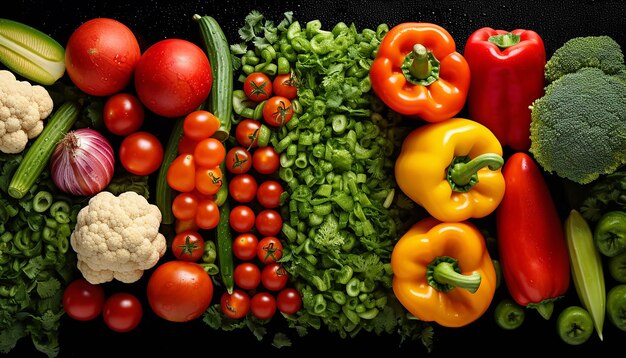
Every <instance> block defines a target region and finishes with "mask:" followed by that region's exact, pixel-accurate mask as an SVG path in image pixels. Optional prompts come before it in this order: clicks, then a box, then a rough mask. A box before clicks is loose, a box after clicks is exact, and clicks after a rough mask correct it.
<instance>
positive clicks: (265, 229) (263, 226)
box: [254, 209, 283, 236]
mask: <svg viewBox="0 0 626 358" xmlns="http://www.w3.org/2000/svg"><path fill="white" fill-rule="evenodd" d="M254 226H255V227H256V229H257V231H258V232H259V233H260V234H261V235H263V236H276V235H278V233H279V232H280V230H282V228H283V218H282V217H281V216H280V213H279V212H278V211H276V210H274V209H264V210H261V212H259V213H258V214H257V215H256V219H255V223H254Z"/></svg>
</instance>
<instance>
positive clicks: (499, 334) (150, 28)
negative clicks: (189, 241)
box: [0, 0, 626, 357]
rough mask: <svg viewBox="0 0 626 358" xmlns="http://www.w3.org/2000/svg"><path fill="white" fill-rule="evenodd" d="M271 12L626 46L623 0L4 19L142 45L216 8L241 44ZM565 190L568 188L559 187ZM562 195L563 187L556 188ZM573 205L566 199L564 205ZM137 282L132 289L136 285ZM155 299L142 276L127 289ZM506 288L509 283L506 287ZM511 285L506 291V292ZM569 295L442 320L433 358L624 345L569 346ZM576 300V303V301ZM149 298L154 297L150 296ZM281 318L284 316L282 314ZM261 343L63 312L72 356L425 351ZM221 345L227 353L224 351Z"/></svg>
mask: <svg viewBox="0 0 626 358" xmlns="http://www.w3.org/2000/svg"><path fill="white" fill-rule="evenodd" d="M253 9H257V10H259V11H261V12H262V13H263V14H264V15H265V17H266V18H267V19H271V20H274V21H276V23H278V22H279V21H280V20H281V19H282V14H283V12H285V11H293V13H294V17H295V19H296V20H298V21H300V23H306V22H307V21H310V20H314V19H319V20H320V21H321V22H322V24H323V26H324V28H327V29H330V28H332V26H333V25H334V24H336V23H337V22H340V21H343V22H345V23H347V24H350V23H354V24H355V25H356V26H357V28H358V29H363V28H365V27H368V28H372V29H375V28H376V26H377V25H378V24H379V23H387V24H388V25H389V27H392V26H393V25H396V24H399V23H401V22H405V21H420V22H432V23H436V24H438V25H441V26H443V27H444V28H446V29H447V30H448V31H449V32H450V33H451V35H452V36H453V37H454V38H455V40H456V42H457V48H458V51H459V52H461V53H463V47H464V43H465V41H466V39H467V38H468V37H469V35H470V34H471V33H472V32H473V31H475V30H477V29H478V28H481V27H484V26H489V27H493V28H496V29H503V30H513V29H516V28H522V29H530V30H534V31H536V32H538V33H539V34H540V35H541V36H542V38H543V40H544V43H545V47H546V52H547V55H548V57H549V56H550V55H551V54H552V53H553V52H554V50H555V49H557V48H558V47H560V46H561V45H562V44H563V43H564V42H565V41H567V40H568V39H570V38H572V37H576V36H590V35H609V36H611V37H612V38H613V39H615V40H616V41H617V42H618V43H619V44H620V45H621V46H622V48H623V49H626V33H625V32H624V30H625V29H626V6H624V2H623V0H620V1H554V2H545V1H499V2H488V1H426V0H420V1H381V0H378V1H342V0H334V1H269V0H265V1H250V0H249V1H244V0H239V1H230V0H228V1H202V0H194V1H176V2H174V1H171V2H170V1H161V0H152V1H137V2H132V1H104V0H100V1H83V2H76V1H17V3H16V2H14V1H12V2H11V6H10V7H9V6H8V4H4V5H3V8H2V13H1V14H0V17H4V18H8V19H13V20H17V21H21V22H23V23H26V24H28V25H31V26H33V27H36V28H38V29H40V30H42V31H44V32H46V33H48V34H50V35H52V36H53V37H54V38H55V39H56V40H57V41H59V43H61V44H62V45H65V43H66V42H67V39H68V37H69V35H70V34H71V32H72V31H73V30H74V29H75V28H76V27H78V26H79V25H80V24H81V23H83V22H85V21H87V20H89V19H91V18H94V17H111V18H115V19H117V20H119V21H121V22H123V23H125V24H126V25H127V26H129V27H130V28H131V29H132V30H133V31H134V32H135V34H136V35H137V37H138V39H139V41H140V44H141V45H142V50H143V49H145V48H147V46H149V45H150V44H152V43H154V42H156V41H158V40H161V39H164V38H184V39H187V40H191V41H194V42H196V43H197V44H202V42H201V40H200V36H199V33H198V27H197V24H196V23H195V22H194V21H193V20H192V16H193V15H194V14H196V13H197V14H200V15H211V16H213V17H214V18H216V19H217V20H218V21H219V23H220V24H221V26H222V28H223V30H224V32H225V34H226V36H227V37H228V39H229V41H230V42H231V43H235V42H239V41H240V40H239V38H238V35H237V30H238V29H239V27H241V26H242V25H243V19H244V17H245V15H247V14H248V13H249V12H250V10H253ZM557 190H558V189H557ZM555 196H556V197H557V198H558V197H559V194H558V193H555ZM558 205H559V206H561V207H563V206H564V205H565V203H563V202H560V203H558ZM131 286H132V287H131ZM122 288H124V289H127V290H128V291H129V292H133V293H136V294H137V295H138V296H139V297H140V298H141V299H142V300H145V290H144V286H142V285H141V284H138V285H130V286H129V287H122ZM105 289H106V290H107V293H113V292H115V291H118V290H120V286H119V285H107V286H105ZM499 292H501V290H499ZM501 294H502V293H500V295H501ZM567 297H570V298H569V299H566V300H564V301H560V302H558V303H557V304H556V308H555V313H554V314H553V315H552V318H551V319H550V320H548V321H546V320H544V319H543V318H541V317H540V316H539V315H538V314H537V313H536V312H535V311H532V310H528V311H527V315H526V321H525V323H524V325H523V326H522V327H521V328H519V329H517V330H514V331H505V330H502V329H499V328H498V327H497V326H496V325H495V323H494V321H493V308H491V309H490V310H489V311H488V312H487V313H486V314H485V315H484V316H483V317H482V318H481V319H480V320H478V321H477V322H475V323H473V324H471V325H469V326H467V327H464V328H460V329H447V328H443V327H439V326H435V345H434V351H433V352H432V353H431V354H430V356H432V357H435V356H449V355H452V354H460V353H470V354H471V355H474V354H476V355H505V354H515V353H517V354H525V353H534V354H542V353H544V354H545V353H546V351H547V350H550V351H555V350H556V351H558V352H559V354H570V353H579V354H585V353H594V354H598V355H601V354H606V353H608V352H611V351H615V349H617V350H618V352H619V351H621V350H623V347H624V346H623V344H624V343H623V342H624V338H626V333H625V332H622V331H618V330H617V329H615V328H614V327H613V326H612V325H611V324H610V323H609V322H608V320H607V321H606V322H605V325H604V327H605V329H604V333H605V334H604V342H600V340H599V338H598V337H597V336H596V335H595V333H594V335H593V336H592V337H591V338H590V339H589V341H588V342H586V343H585V344H583V345H581V346H569V345H567V344H565V343H563V342H562V341H561V340H560V338H559V337H558V336H557V334H556V330H555V327H556V317H557V315H558V312H559V311H560V310H561V309H563V308H565V307H566V305H567V304H568V303H574V301H572V300H573V299H572V297H573V298H575V297H576V293H575V291H574V290H573V286H572V287H571V288H570V292H568V295H567ZM568 300H570V301H568ZM144 303H145V301H144ZM279 318H280V317H279ZM272 333H273V332H269V333H268V335H267V337H266V338H265V339H264V340H263V341H261V342H259V341H258V340H257V339H256V338H255V337H254V336H253V335H252V333H251V332H250V331H248V330H247V329H243V330H237V331H233V332H221V331H214V330H212V329H211V328H209V327H208V326H207V325H206V324H204V323H203V322H201V321H200V320H198V321H194V322H191V323H178V324H174V323H169V322H166V321H164V320H161V319H158V318H157V317H156V316H155V315H154V314H153V313H152V312H151V311H150V308H149V306H148V305H147V304H144V318H143V321H142V323H141V324H140V326H139V327H138V328H136V329H135V330H134V331H132V332H128V333H115V332H112V331H110V330H108V329H107V328H106V326H105V325H104V322H103V321H102V320H101V319H96V320H95V321H92V322H77V321H72V320H71V319H69V318H67V317H65V318H63V320H62V324H61V331H60V340H61V353H60V356H62V357H79V356H102V355H117V356H130V355H137V354H141V355H144V354H146V355H150V354H156V355H158V356H165V355H167V354H172V353H173V354H176V355H180V356H183V355H185V354H194V355H195V354H201V355H203V356H210V355H215V354H226V355H227V356H228V355H231V354H237V355H240V354H250V353H251V354H267V355H270V354H272V355H278V354H280V355H282V354H285V355H291V354H302V353H314V354H315V353H323V354H327V353H331V354H332V353H337V354H363V353H369V354H372V353H373V351H374V350H375V351H379V352H383V354H388V353H390V354H394V355H395V354H410V355H411V356H413V357H415V356H419V355H422V356H425V355H427V353H428V352H427V351H426V349H425V348H424V347H423V346H422V344H421V343H420V342H404V343H402V344H400V341H399V339H398V337H396V336H375V335H370V334H367V333H360V334H359V335H358V336H357V337H356V338H353V339H341V338H339V337H338V336H335V335H331V334H328V333H326V332H324V330H323V329H322V330H321V331H319V332H317V331H311V332H310V333H309V334H308V335H307V336H305V337H303V338H299V337H297V336H296V335H295V332H293V331H289V332H286V333H288V334H289V335H290V337H291V338H292V341H293V345H292V346H291V347H284V348H281V349H276V348H274V347H272V346H271V336H272ZM218 351H219V352H220V353H218ZM10 355H11V356H18V355H20V356H24V355H28V356H36V355H41V354H40V353H38V352H37V351H35V350H34V348H33V347H32V343H31V342H30V338H28V339H23V340H22V341H20V343H19V344H18V347H16V348H15V349H14V350H13V351H12V352H11V353H10Z"/></svg>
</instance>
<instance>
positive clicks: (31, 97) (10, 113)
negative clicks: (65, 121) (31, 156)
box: [0, 70, 53, 154]
mask: <svg viewBox="0 0 626 358" xmlns="http://www.w3.org/2000/svg"><path fill="white" fill-rule="evenodd" d="M52 107H53V103H52V97H50V94H49V93H48V91H47V90H46V89H45V88H44V87H42V86H40V85H31V84H30V83H29V82H27V81H19V80H17V79H16V77H15V75H14V74H13V73H12V72H10V71H7V70H0V151H2V152H4V153H10V154H14V153H20V152H22V151H23V150H24V148H25V147H26V144H27V143H28V140H29V139H32V138H35V137H37V136H38V135H39V134H40V133H41V131H42V130H43V127H44V125H43V120H44V119H46V118H47V117H48V116H49V115H50V113H52Z"/></svg>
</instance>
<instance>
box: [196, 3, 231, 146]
mask: <svg viewBox="0 0 626 358" xmlns="http://www.w3.org/2000/svg"><path fill="white" fill-rule="evenodd" d="M193 19H194V20H195V21H197V22H198V25H199V26H200V34H201V36H202V39H203V41H204V45H205V47H206V52H207V57H208V58H209V62H210V64H211V70H212V72H213V83H212V85H211V86H212V87H211V93H210V94H209V98H208V101H207V102H208V103H207V105H208V109H209V111H210V112H211V113H213V115H215V116H216V117H217V118H219V119H220V122H221V126H220V128H219V129H218V130H217V132H215V134H214V135H213V137H214V138H217V139H219V140H220V141H222V142H225V141H226V140H227V139H228V137H229V136H230V128H231V116H232V112H233V65H232V62H231V60H230V47H229V45H228V41H227V40H226V36H225V35H224V31H222V28H221V27H220V25H219V24H218V22H217V21H216V20H215V18H213V17H211V16H208V15H205V16H200V15H198V14H195V15H193Z"/></svg>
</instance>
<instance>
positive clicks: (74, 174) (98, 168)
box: [50, 128, 115, 196]
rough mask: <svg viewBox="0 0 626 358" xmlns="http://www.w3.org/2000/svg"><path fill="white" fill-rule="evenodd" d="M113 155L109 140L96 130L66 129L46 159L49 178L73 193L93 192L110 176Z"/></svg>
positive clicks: (97, 191) (102, 187) (103, 186)
mask: <svg viewBox="0 0 626 358" xmlns="http://www.w3.org/2000/svg"><path fill="white" fill-rule="evenodd" d="M114 166H115V155H114V153H113V147H112V146H111V144H110V143H109V141H108V140H107V139H106V138H105V137H104V136H103V135H102V134H100V133H99V132H98V131H95V130H93V129H89V128H81V129H77V130H74V131H71V132H68V133H67V134H66V135H65V137H63V139H62V140H61V141H60V142H59V143H58V144H57V145H56V147H55V148H54V152H52V158H51V159H50V171H51V174H52V181H54V183H55V184H56V186H57V187H59V189H61V190H62V191H64V192H66V193H69V194H73V195H84V196H88V195H93V194H96V193H99V192H100V191H102V190H103V189H104V188H105V187H106V186H107V185H109V183H110V182H111V179H112V178H113V171H114Z"/></svg>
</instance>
